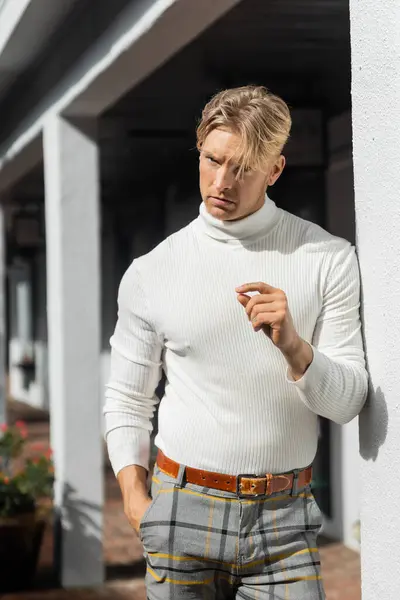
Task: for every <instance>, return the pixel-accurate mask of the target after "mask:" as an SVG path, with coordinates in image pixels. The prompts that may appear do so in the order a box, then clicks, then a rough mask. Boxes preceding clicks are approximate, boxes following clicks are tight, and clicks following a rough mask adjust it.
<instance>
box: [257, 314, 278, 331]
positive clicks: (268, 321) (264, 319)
mask: <svg viewBox="0 0 400 600" xmlns="http://www.w3.org/2000/svg"><path fill="white" fill-rule="evenodd" d="M275 321H276V313H272V312H263V313H259V314H258V315H256V316H255V317H253V318H252V320H251V324H252V326H253V329H254V330H255V331H259V330H260V329H262V328H263V327H271V325H272V323H275Z"/></svg>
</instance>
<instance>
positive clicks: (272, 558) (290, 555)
mask: <svg viewBox="0 0 400 600" xmlns="http://www.w3.org/2000/svg"><path fill="white" fill-rule="evenodd" d="M312 552H318V548H305V549H304V550H299V551H298V552H287V553H286V554H273V555H271V556H269V557H268V558H264V559H261V560H255V561H253V562H250V563H246V564H245V565H239V566H238V565H236V564H235V563H226V562H223V561H220V560H213V559H212V558H203V557H201V558H197V557H195V556H173V555H172V554H163V553H161V552H149V556H150V557H152V558H165V559H168V560H174V561H176V562H193V561H199V562H212V563H214V564H219V565H224V566H225V567H235V568H237V567H238V568H239V569H248V568H249V567H256V566H258V565H263V564H268V563H272V562H276V561H280V560H285V559H286V558H293V557H295V556H301V555H302V554H311V553H312Z"/></svg>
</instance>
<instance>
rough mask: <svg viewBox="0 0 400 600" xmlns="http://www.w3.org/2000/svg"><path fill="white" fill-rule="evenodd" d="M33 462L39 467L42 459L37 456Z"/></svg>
mask: <svg viewBox="0 0 400 600" xmlns="http://www.w3.org/2000/svg"><path fill="white" fill-rule="evenodd" d="M32 462H33V464H34V465H38V464H39V462H40V458H38V457H37V456H35V458H32Z"/></svg>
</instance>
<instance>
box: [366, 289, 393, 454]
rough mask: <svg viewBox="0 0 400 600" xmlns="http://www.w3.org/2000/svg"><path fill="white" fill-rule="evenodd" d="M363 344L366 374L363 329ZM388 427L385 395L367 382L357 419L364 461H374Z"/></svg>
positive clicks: (378, 388)
mask: <svg viewBox="0 0 400 600" xmlns="http://www.w3.org/2000/svg"><path fill="white" fill-rule="evenodd" d="M360 292H361V293H360V296H361V322H362V323H364V322H365V321H364V288H363V281H362V279H361V290H360ZM363 344H364V348H365V350H366V355H367V358H366V367H367V371H368V373H369V372H370V370H369V365H368V344H367V340H366V339H365V334H364V329H363ZM388 425H389V414H388V409H387V403H386V399H385V395H384V393H383V392H382V389H381V388H380V387H379V386H378V387H377V388H375V387H374V384H373V382H372V381H371V379H370V380H369V388H368V397H367V401H366V403H365V406H364V408H363V410H362V411H361V413H360V417H359V437H360V455H361V456H362V458H363V459H364V460H373V461H375V460H376V459H377V458H378V454H379V450H380V448H381V446H383V444H384V443H385V441H386V437H387V432H388Z"/></svg>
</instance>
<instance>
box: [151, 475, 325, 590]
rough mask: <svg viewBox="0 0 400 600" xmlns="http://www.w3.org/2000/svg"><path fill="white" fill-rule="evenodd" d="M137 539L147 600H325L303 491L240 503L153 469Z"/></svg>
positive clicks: (310, 503) (311, 509)
mask: <svg viewBox="0 0 400 600" xmlns="http://www.w3.org/2000/svg"><path fill="white" fill-rule="evenodd" d="M152 498H153V501H152V503H151V505H150V506H149V508H148V510H147V511H146V513H145V515H144V517H143V519H142V522H141V525H140V537H141V540H142V543H143V547H144V555H145V558H146V562H147V573H146V587H147V598H148V600H175V599H179V598H182V599H183V598H184V599H188V598H191V599H193V600H194V599H197V598H198V599H202V600H228V599H243V600H255V599H257V598H258V599H260V600H266V599H269V600H324V599H325V594H324V590H323V585H322V581H321V571H320V559H319V552H318V548H317V535H318V532H319V530H320V528H321V523H322V521H321V512H320V510H319V508H318V506H317V504H316V502H315V500H314V497H313V495H312V493H311V490H310V487H307V488H305V489H303V490H295V493H293V494H292V495H290V494H288V493H286V494H282V493H281V494H275V496H268V497H258V498H249V499H247V498H245V499H243V498H239V497H238V496H237V495H235V494H233V493H229V492H223V491H219V490H212V489H209V488H202V487H199V486H196V485H192V484H187V483H183V485H182V484H180V482H177V480H175V479H173V478H172V477H169V476H168V475H165V474H164V473H163V472H161V471H160V470H159V469H158V467H157V466H156V468H155V471H154V475H153V480H152Z"/></svg>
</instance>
